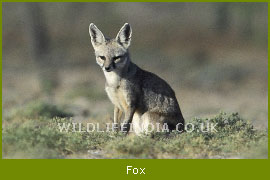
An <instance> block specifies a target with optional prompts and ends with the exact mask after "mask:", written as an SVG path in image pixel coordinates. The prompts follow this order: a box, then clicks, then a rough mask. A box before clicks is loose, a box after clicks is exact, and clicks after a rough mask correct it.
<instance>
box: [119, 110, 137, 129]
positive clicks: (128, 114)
mask: <svg viewBox="0 0 270 180" xmlns="http://www.w3.org/2000/svg"><path fill="white" fill-rule="evenodd" d="M135 110H136V109H135V107H133V106H132V107H128V108H127V111H126V112H125V118H124V123H123V125H122V129H121V131H122V132H123V133H126V134H127V133H128V132H129V129H130V124H131V122H132V118H133V115H134V113H135Z"/></svg>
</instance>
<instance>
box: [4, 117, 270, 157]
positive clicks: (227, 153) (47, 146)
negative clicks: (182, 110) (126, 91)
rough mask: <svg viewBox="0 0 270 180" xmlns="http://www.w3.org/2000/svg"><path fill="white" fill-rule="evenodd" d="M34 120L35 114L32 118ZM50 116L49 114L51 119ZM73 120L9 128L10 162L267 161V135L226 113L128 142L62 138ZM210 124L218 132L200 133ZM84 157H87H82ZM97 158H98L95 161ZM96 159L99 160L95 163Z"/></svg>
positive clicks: (113, 137) (101, 136)
mask: <svg viewBox="0 0 270 180" xmlns="http://www.w3.org/2000/svg"><path fill="white" fill-rule="evenodd" d="M30 114H31V113H30ZM45 114H46V113H45ZM71 122H72V119H71V118H59V117H57V118H48V117H46V116H43V117H39V118H36V119H35V118H31V119H27V120H25V121H22V122H20V121H15V122H12V123H9V124H6V125H5V126H4V128H3V138H2V140H3V157H4V158H70V157H73V158H74V157H75V158H79V157H83V158H90V156H89V152H92V151H93V152H95V151H100V152H102V156H101V158H267V156H268V149H267V143H268V138H267V137H268V136H267V131H259V130H255V129H254V128H253V126H252V125H251V124H250V123H248V122H246V121H244V120H243V119H242V118H241V117H240V116H239V115H238V114H237V113H233V114H225V113H220V114H218V115H217V116H215V117H213V118H208V119H202V118H194V119H192V120H191V121H189V122H192V123H193V124H194V129H195V131H194V132H192V133H188V132H185V133H181V134H180V133H178V132H176V131H174V132H172V133H170V134H166V133H158V132H152V133H150V134H149V135H142V136H127V137H126V136H124V135H122V134H121V133H113V132H104V133H103V132H89V133H87V132H84V133H78V132H71V130H70V131H69V132H60V131H59V127H58V123H71ZM203 122H204V123H205V122H210V123H217V125H216V126H215V129H216V130H217V132H207V133H205V132H201V131H198V132H197V130H198V129H199V128H200V124H201V123H203ZM81 155H83V156H81ZM91 158H93V157H92V156H91ZM94 158H95V157H94Z"/></svg>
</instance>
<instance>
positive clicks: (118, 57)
mask: <svg viewBox="0 0 270 180" xmlns="http://www.w3.org/2000/svg"><path fill="white" fill-rule="evenodd" d="M122 57H123V56H115V57H113V60H114V61H119V60H120V59H121V58H122Z"/></svg>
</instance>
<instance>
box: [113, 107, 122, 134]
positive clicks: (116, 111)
mask: <svg viewBox="0 0 270 180" xmlns="http://www.w3.org/2000/svg"><path fill="white" fill-rule="evenodd" d="M121 115H122V111H121V110H120V109H119V108H118V107H116V106H114V112H113V127H114V128H113V129H114V130H116V131H118V130H119V123H120V118H121Z"/></svg>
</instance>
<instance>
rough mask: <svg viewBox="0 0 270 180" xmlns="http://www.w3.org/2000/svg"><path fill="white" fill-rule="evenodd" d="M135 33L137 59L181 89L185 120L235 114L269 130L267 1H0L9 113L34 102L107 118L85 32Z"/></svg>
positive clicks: (96, 118)
mask: <svg viewBox="0 0 270 180" xmlns="http://www.w3.org/2000/svg"><path fill="white" fill-rule="evenodd" d="M91 22H93V23H95V24H96V25H97V27H98V28H99V29H100V30H101V31H102V32H103V33H104V35H105V36H107V37H110V38H113V37H115V36H116V34H117V32H118V31H119V29H120V28H121V27H122V25H123V24H124V23H125V22H128V23H130V25H131V26H132V29H133V35H132V44H131V47H130V52H131V58H132V61H133V62H135V63H136V64H137V65H139V66H140V67H141V68H143V69H145V70H148V71H151V72H153V73H155V74H158V75H159V76H160V77H162V78H163V79H165V80H166V81H167V82H168V83H169V84H170V85H171V86H172V88H173V89H174V90H175V92H176V96H177V99H178V101H179V104H180V107H181V109H182V112H183V115H184V117H185V118H186V119H187V120H188V119H191V118H193V117H206V116H209V115H213V114H217V113H218V112H220V111H225V112H239V113H240V114H241V116H242V117H243V118H245V119H247V120H249V121H252V122H253V124H254V125H255V127H257V128H265V127H267V119H268V110H267V109H268V104H267V99H268V95H267V94H268V90H267V87H268V84H267V73H268V70H267V3H116V2H115V3H3V35H2V37H3V61H2V64H3V74H2V80H3V81H2V82H3V84H2V88H3V89H2V90H3V91H2V93H3V94H2V95H3V101H2V103H3V116H4V118H5V116H8V115H9V114H10V113H11V112H12V111H13V110H14V109H17V108H23V107H24V106H25V105H26V104H28V103H30V102H32V101H37V100H40V101H47V102H49V103H51V104H56V105H61V106H65V107H66V108H67V109H68V110H69V111H70V112H72V113H73V114H74V119H75V120H89V121H91V120H93V121H98V122H99V121H100V122H108V121H109V120H110V119H112V117H113V105H112V104H111V102H110V101H109V99H108V98H107V96H106V93H105V91H104V84H105V78H104V75H103V72H102V71H101V69H100V68H99V66H98V65H97V64H96V62H95V57H94V50H93V48H92V45H91V42H90V37H89V34H88V26H89V24H90V23H91Z"/></svg>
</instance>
